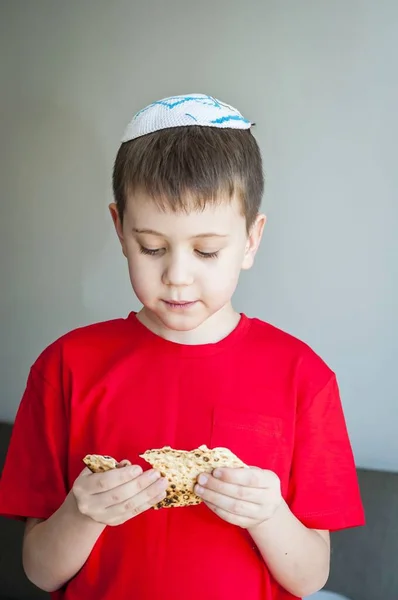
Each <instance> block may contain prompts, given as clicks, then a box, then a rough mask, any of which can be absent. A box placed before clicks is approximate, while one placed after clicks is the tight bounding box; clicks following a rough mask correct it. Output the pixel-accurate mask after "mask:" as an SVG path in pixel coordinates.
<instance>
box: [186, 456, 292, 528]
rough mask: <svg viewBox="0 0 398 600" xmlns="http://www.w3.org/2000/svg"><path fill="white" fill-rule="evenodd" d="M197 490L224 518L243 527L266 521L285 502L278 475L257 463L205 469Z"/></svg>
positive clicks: (211, 507) (253, 526)
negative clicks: (253, 465) (261, 467)
mask: <svg viewBox="0 0 398 600" xmlns="http://www.w3.org/2000/svg"><path fill="white" fill-rule="evenodd" d="M195 493H196V494H197V495H198V496H200V497H201V498H202V499H203V500H204V502H205V503H206V504H207V506H208V507H209V508H210V509H211V510H212V511H213V512H215V513H216V514H217V515H218V516H219V517H221V519H224V521H227V522H228V523H231V524H232V525H238V526H239V527H242V528H244V529H253V528H255V527H257V525H260V523H263V522H264V521H267V520H268V519H270V518H271V517H272V516H273V515H274V513H275V512H276V510H277V509H278V508H279V506H280V505H281V504H282V494H281V485H280V480H279V477H278V476H277V475H276V474H275V473H274V472H273V471H265V470H263V469H258V468H257V467H250V468H248V469H230V468H222V469H216V470H215V471H213V473H212V474H210V473H202V474H201V475H200V476H199V477H198V484H197V485H196V486H195Z"/></svg>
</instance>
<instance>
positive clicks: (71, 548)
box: [22, 461, 168, 592]
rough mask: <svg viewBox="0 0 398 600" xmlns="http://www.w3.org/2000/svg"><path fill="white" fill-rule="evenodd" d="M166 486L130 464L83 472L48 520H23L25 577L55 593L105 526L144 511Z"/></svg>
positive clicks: (151, 472) (153, 474) (161, 479)
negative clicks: (24, 525) (96, 471)
mask: <svg viewBox="0 0 398 600" xmlns="http://www.w3.org/2000/svg"><path fill="white" fill-rule="evenodd" d="M122 462H128V461H122ZM167 485H168V484H167V480H166V479H165V478H164V477H160V473H158V472H157V471H154V470H149V471H146V472H145V473H143V472H142V469H141V467H138V466H134V465H133V466H131V465H129V466H124V467H123V468H118V469H112V470H110V471H106V472H103V473H91V472H90V471H89V469H83V471H82V472H81V474H80V475H79V477H78V478H77V479H76V481H75V483H74V485H73V488H72V490H71V492H69V494H68V495H67V497H66V498H65V501H64V502H63V504H62V505H61V506H60V508H59V509H58V510H57V511H56V512H54V514H53V515H51V517H49V518H48V519H46V520H40V519H28V522H27V524H26V529H25V536H24V542H23V550H22V560H23V566H24V570H25V573H26V576H27V577H28V579H30V581H31V582H32V583H33V584H35V585H36V586H37V587H39V588H41V589H42V590H44V591H46V592H53V591H55V590H58V589H59V588H61V587H62V586H63V585H65V584H66V583H67V582H68V581H69V580H70V579H71V578H72V577H74V575H76V573H77V572H78V571H80V569H81V568H82V566H83V565H84V563H85V562H86V560H87V558H88V557H89V555H90V553H91V551H92V549H93V547H94V545H95V543H96V541H97V540H98V538H99V537H100V535H101V533H102V532H103V531H104V529H105V527H106V526H107V525H108V526H117V525H120V524H122V523H125V522H126V521H128V520H129V519H131V518H132V517H135V516H137V515H139V514H140V513H142V512H144V511H145V510H148V509H149V508H150V507H152V506H153V505H154V504H156V503H157V502H160V501H161V500H163V498H164V497H165V496H166V487H167Z"/></svg>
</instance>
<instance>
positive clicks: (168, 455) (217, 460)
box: [140, 445, 247, 509]
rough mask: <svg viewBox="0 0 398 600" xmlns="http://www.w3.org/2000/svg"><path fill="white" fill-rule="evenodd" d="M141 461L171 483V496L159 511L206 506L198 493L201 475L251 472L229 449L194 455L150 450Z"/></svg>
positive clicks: (204, 448)
mask: <svg viewBox="0 0 398 600" xmlns="http://www.w3.org/2000/svg"><path fill="white" fill-rule="evenodd" d="M140 457H141V458H143V459H144V460H146V461H147V462H148V463H149V464H150V465H151V466H152V467H153V468H154V469H156V470H158V471H160V473H161V474H162V475H163V476H164V477H166V478H167V480H168V481H169V487H168V488H167V490H166V493H167V496H166V498H165V499H164V500H162V501H161V502H159V503H158V504H156V506H154V508H155V509H157V508H171V507H179V506H193V505H195V504H200V503H201V502H203V500H202V498H200V497H199V496H197V495H196V494H195V492H194V487H195V484H196V483H197V478H198V476H199V475H200V474H201V473H211V472H212V471H213V470H214V469H216V468H217V467H231V468H247V465H245V463H243V462H242V461H241V460H240V459H239V458H238V457H237V456H235V454H233V452H231V450H229V449H228V448H213V449H210V448H208V447H207V446H205V445H203V446H200V447H199V448H196V449H195V450H190V451H188V450H174V449H173V448H171V447H170V446H165V447H164V448H158V449H154V450H147V451H146V452H145V453H144V454H140Z"/></svg>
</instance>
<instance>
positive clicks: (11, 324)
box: [0, 99, 110, 419]
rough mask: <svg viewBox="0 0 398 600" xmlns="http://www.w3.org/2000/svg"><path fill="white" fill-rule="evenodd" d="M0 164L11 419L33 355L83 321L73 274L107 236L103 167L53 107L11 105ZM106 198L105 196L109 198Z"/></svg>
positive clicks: (74, 119) (4, 358) (4, 368)
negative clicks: (11, 118) (11, 120)
mask: <svg viewBox="0 0 398 600" xmlns="http://www.w3.org/2000/svg"><path fill="white" fill-rule="evenodd" d="M11 113H12V114H19V115H20V117H19V120H18V122H14V123H6V124H5V129H6V131H5V132H3V134H2V135H3V140H6V144H5V145H6V153H5V156H4V159H3V160H2V161H0V162H1V166H0V180H1V182H2V201H1V209H2V212H3V215H2V218H1V221H2V227H1V228H2V229H3V228H4V231H2V235H1V236H0V250H1V255H2V267H3V269H4V275H3V278H2V280H3V281H5V282H6V285H5V286H4V287H3V288H2V293H1V299H0V306H1V314H2V319H1V327H2V334H1V340H2V342H1V367H0V369H1V371H0V377H1V381H2V388H3V393H4V396H3V397H4V398H5V401H6V403H7V402H8V404H9V405H7V406H5V408H4V407H3V408H2V414H1V416H2V417H3V418H4V417H6V418H9V419H11V418H13V416H14V412H15V409H16V406H17V404H18V403H19V400H20V394H21V392H22V391H23V387H24V385H25V381H26V377H27V373H28V369H29V367H30V364H31V362H32V361H33V360H34V359H35V358H36V356H37V354H38V353H39V352H41V350H42V349H43V348H44V347H45V346H46V345H48V344H49V343H50V342H51V341H53V339H54V337H57V336H58V335H61V334H62V333H64V332H65V331H67V330H68V329H71V328H74V327H76V326H79V325H83V324H85V323H87V322H89V321H90V315H89V314H88V311H87V310H86V309H85V306H84V302H83V299H82V274H83V270H86V269H89V268H90V265H92V264H93V263H94V262H95V260H96V256H98V254H99V253H100V252H101V248H102V246H103V245H105V242H106V238H107V237H109V232H110V219H109V216H108V213H107V208H106V207H107V203H108V199H109V197H110V196H109V194H110V166H109V165H107V164H106V161H105V158H104V155H103V154H102V152H101V145H100V142H99V140H98V138H97V137H96V133H95V131H93V130H92V129H90V127H89V126H87V124H86V123H85V122H84V121H82V119H81V118H80V116H79V115H77V114H73V113H72V112H71V111H70V110H69V109H66V108H65V107H63V106H60V105H54V104H49V103H48V99H47V101H46V102H45V101H43V102H40V103H39V102H36V103H32V102H30V101H29V102H24V103H23V104H21V105H20V106H19V107H18V108H17V107H15V103H14V105H13V107H12V111H11V110H10V114H11ZM108 190H109V192H108Z"/></svg>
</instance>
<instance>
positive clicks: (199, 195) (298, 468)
mask: <svg viewBox="0 0 398 600" xmlns="http://www.w3.org/2000/svg"><path fill="white" fill-rule="evenodd" d="M113 187H114V196H115V203H114V204H112V205H111V206H110V212H111V215H112V219H113V222H114V225H115V229H116V232H117V235H118V237H119V239H120V243H121V247H122V251H123V253H124V255H125V257H126V259H127V263H128V268H129V273H130V279H131V284H132V287H133V289H134V292H135V293H136V295H137V297H138V299H139V300H140V302H141V303H142V306H143V307H142V309H141V310H140V311H139V312H138V313H137V314H136V313H131V314H130V315H129V316H128V317H127V318H126V319H117V320H113V321H109V322H105V323H99V324H95V325H92V326H88V327H83V328H80V329H78V330H76V331H73V332H71V333H69V334H66V335H65V336H63V337H62V338H61V339H59V340H57V341H56V342H54V343H53V344H51V345H50V346H49V347H48V348H47V349H46V350H45V351H44V352H43V353H42V354H41V356H40V357H39V358H38V359H37V361H36V362H35V364H34V365H33V367H32V369H31V372H30V375H29V378H28V383H27V387H26V391H25V393H24V396H23V399H22V401H21V405H20V408H19V410H18V414H17V417H16V421H15V425H14V429H13V436H12V440H11V443H10V448H9V452H8V456H7V461H6V464H5V468H4V472H3V476H2V479H1V486H0V512H1V513H2V514H5V515H9V516H14V517H18V518H24V519H26V533H25V538H24V543H23V564H24V568H25V571H26V573H27V576H28V577H29V578H30V579H31V580H32V581H33V582H34V583H35V584H36V585H37V586H38V587H40V588H42V589H44V590H47V591H50V592H52V593H53V597H54V598H58V599H61V598H62V599H67V600H71V599H81V598H84V599H85V600H91V599H93V600H115V599H117V600H123V599H126V600H127V599H130V598H134V599H136V600H160V598H164V597H169V596H170V597H172V598H174V599H175V600H182V599H184V600H185V599H186V598H190V600H199V599H201V600H202V599H206V600H224V599H227V598H244V599H245V600H260V599H261V600H288V599H290V600H291V599H292V598H297V597H302V596H306V595H308V594H311V593H313V592H315V591H317V590H318V589H320V588H321V587H323V585H324V584H325V582H326V580H327V577H328V571H329V559H330V546H329V531H330V530H336V529H340V528H344V527H352V526H358V525H362V524H363V522H364V516H363V510H362V505H361V500H360V495H359V491H358V484H357V479H356V473H355V466H354V461H353V456H352V451H351V447H350V442H349V439H348V436H347V430H346V426H345V421H344V416H343V412H342V407H341V403H340V398H339V392H338V387H337V383H336V379H335V376H334V374H333V372H332V371H331V370H330V369H329V368H328V367H327V366H326V365H325V363H324V362H323V361H322V360H321V359H320V358H319V357H318V356H317V355H316V354H315V353H314V352H313V351H312V350H311V349H310V348H308V347H307V346H306V345H305V344H304V343H302V342H300V341H298V340H297V339H295V338H293V337H291V336H289V335H288V334H286V333H284V332H282V331H280V330H278V329H276V328H275V327H273V326H271V325H269V324H267V323H264V322H262V321H260V320H258V319H249V318H248V317H246V316H245V315H244V314H238V313H236V312H235V310H234V309H233V307H232V304H231V297H232V295H233V292H234V290H235V287H236V285H237V282H238V278H239V273H240V270H241V269H248V268H250V267H251V266H252V264H253V261H254V257H255V254H256V251H257V248H258V246H259V243H260V240H261V236H262V233H263V228H264V223H265V217H264V216H263V215H261V214H260V212H259V209H260V202H261V197H262V193H263V175H262V163H261V156H260V152H259V148H258V146H257V143H256V141H255V140H254V138H253V136H252V134H251V123H250V122H249V121H247V120H246V119H244V117H243V116H242V115H241V114H240V113H239V112H238V111H237V110H235V109H234V108H232V107H230V106H228V105H226V104H223V103H222V102H219V101H218V100H215V99H214V98H211V97H209V96H205V95H201V94H194V95H191V96H180V97H173V98H167V99H164V100H161V101H159V102H155V103H154V104H152V105H150V106H149V107H146V108H145V109H143V110H142V111H140V112H139V113H137V115H136V116H135V117H134V118H133V120H132V121H131V123H130V125H129V126H128V127H127V130H126V133H125V136H124V138H123V143H122V145H121V147H120V149H119V152H118V154H117V157H116V161H115V167H114V174H113ZM201 444H206V445H207V446H209V447H210V448H212V447H217V446H224V447H227V448H229V449H230V450H232V452H234V453H235V454H236V455H237V456H238V457H239V458H240V459H241V460H243V461H244V462H245V463H246V464H247V465H252V467H250V468H248V469H221V470H216V471H214V472H213V473H212V474H211V475H206V476H205V475H201V476H199V478H198V483H197V486H196V488H195V491H196V493H197V494H198V495H199V496H201V497H202V499H203V500H204V502H203V503H202V504H200V505H199V506H195V507H189V508H175V509H170V508H168V509H161V510H157V511H155V510H151V507H153V506H154V505H155V504H156V503H157V502H159V501H160V500H162V499H163V498H164V497H165V489H166V486H167V481H166V480H165V478H164V477H163V476H161V475H160V474H159V473H158V472H156V471H154V470H153V469H148V468H147V467H148V466H147V465H145V463H143V461H142V460H141V459H140V458H139V454H141V453H142V452H145V450H147V449H150V448H161V447H163V446H166V445H168V446H172V447H174V448H176V449H186V450H191V449H193V448H196V447H198V446H200V445H201ZM89 453H96V454H107V455H111V456H113V457H115V458H116V459H117V460H120V461H121V462H122V465H123V468H118V469H115V470H112V471H108V472H105V473H94V474H93V473H91V472H90V471H89V470H88V469H86V468H84V469H83V470H82V458H83V457H84V456H85V455H86V454H89Z"/></svg>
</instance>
